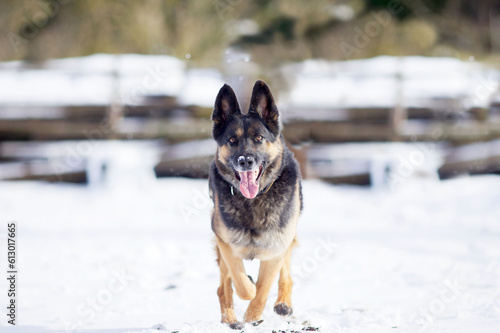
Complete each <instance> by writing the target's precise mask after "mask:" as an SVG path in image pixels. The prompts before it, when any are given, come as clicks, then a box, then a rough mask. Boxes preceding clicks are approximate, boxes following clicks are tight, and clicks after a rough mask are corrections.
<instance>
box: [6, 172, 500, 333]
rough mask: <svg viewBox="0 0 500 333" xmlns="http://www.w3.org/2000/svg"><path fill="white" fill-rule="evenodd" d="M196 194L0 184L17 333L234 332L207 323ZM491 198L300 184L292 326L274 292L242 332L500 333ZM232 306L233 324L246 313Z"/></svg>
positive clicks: (499, 193)
mask: <svg viewBox="0 0 500 333" xmlns="http://www.w3.org/2000/svg"><path fill="white" fill-rule="evenodd" d="M207 192H208V191H207V182H206V180H188V179H161V180H158V181H150V182H142V183H136V184H134V183H129V184H127V186H123V187H119V186H117V185H116V184H115V185H114V186H112V187H106V186H102V187H96V188H94V187H84V186H75V185H60V184H54V185H51V184H45V183H38V182H2V183H0V213H1V215H0V216H1V220H2V227H1V229H0V239H1V244H0V248H1V249H3V250H2V251H0V253H1V255H2V257H1V258H2V260H1V266H2V267H6V261H5V257H4V253H5V249H6V244H5V240H6V231H7V230H6V229H7V226H6V225H7V222H8V221H16V222H17V223H18V229H19V232H18V248H19V252H18V256H19V261H18V265H19V282H18V291H19V296H18V302H19V308H18V323H19V324H20V325H23V326H24V329H23V330H22V331H26V332H40V331H55V332H78V331H82V332H108V333H114V332H156V331H158V329H160V330H162V331H165V332H169V333H170V332H174V331H179V332H233V331H232V330H230V329H229V328H227V327H225V326H224V325H222V324H220V312H219V304H218V298H217V295H216V289H217V287H218V283H219V277H218V269H217V266H216V263H215V253H214V251H213V241H212V232H211V230H210V222H209V221H210V217H209V214H210V209H211V202H210V201H209V199H208V198H207ZM499 198H500V177H499V176H493V175H491V176H478V177H470V178H461V179H455V180H449V181H443V182H439V181H436V180H433V181H431V180H429V181H423V180H421V181H418V182H417V181H411V182H410V181H408V182H406V183H405V184H404V186H402V187H400V188H398V189H397V190H396V191H389V190H383V189H376V190H374V189H369V188H358V187H349V186H332V185H327V184H324V183H321V182H319V181H314V180H308V181H305V182H304V199H305V210H304V213H303V215H302V218H301V220H300V222H299V230H298V235H299V240H300V247H298V248H297V249H296V250H295V252H294V254H293V258H292V266H293V275H294V280H295V285H294V291H293V296H292V298H293V304H294V316H293V318H291V319H288V320H287V319H284V318H281V317H279V316H278V315H276V314H274V313H273V311H272V308H273V303H274V301H275V298H276V286H275V287H274V288H273V290H272V291H271V295H270V299H269V301H268V304H267V307H266V310H265V311H264V317H263V318H264V322H263V323H262V324H261V325H260V326H258V327H252V326H248V325H246V326H245V328H244V332H249V333H250V332H272V331H273V330H274V331H276V332H280V330H286V331H287V332H291V331H294V330H295V331H300V330H301V329H302V327H303V326H304V325H305V326H312V327H319V328H320V332H408V333H409V332H464V333H465V332H467V333H468V332H499V331H500V245H499V244H500V205H499ZM247 269H248V273H249V274H251V275H252V276H254V277H255V276H256V272H257V262H248V265H247ZM0 281H1V282H0V290H2V296H1V297H0V299H1V300H2V302H3V303H4V304H2V306H1V309H2V311H3V312H5V311H6V310H5V306H4V305H6V302H7V297H6V295H5V292H4V291H5V290H6V279H5V278H2V279H0ZM235 302H236V304H235V306H236V312H237V315H238V316H239V318H240V319H241V318H242V316H243V313H244V310H245V308H246V305H247V303H248V302H245V301H241V300H239V299H236V301H235ZM1 315H2V320H1V324H0V331H2V332H3V331H6V332H9V331H10V330H9V329H8V327H7V324H6V319H5V318H6V314H5V313H4V314H1Z"/></svg>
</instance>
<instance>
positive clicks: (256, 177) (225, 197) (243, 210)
mask: <svg viewBox="0 0 500 333" xmlns="http://www.w3.org/2000/svg"><path fill="white" fill-rule="evenodd" d="M212 121H213V133H212V134H213V137H214V139H215V141H216V142H217V151H216V153H215V158H214V161H213V162H212V165H211V168H210V177H209V187H210V196H211V197H212V200H213V202H214V210H213V212H212V230H213V232H214V233H215V239H216V242H217V246H216V251H217V263H218V265H219V268H220V286H219V289H218V290H217V295H218V296H219V302H220V307H221V314H222V322H223V323H227V324H229V326H230V327H231V328H234V329H241V328H242V327H243V325H244V324H243V323H241V322H238V321H237V320H236V315H235V313H234V308H233V287H232V284H234V289H235V290H236V294H237V295H238V296H239V297H240V298H241V299H242V300H251V302H250V304H249V306H248V309H247V311H246V313H245V317H244V320H245V322H247V323H253V324H254V325H256V324H259V323H260V322H261V316H262V312H263V310H264V307H265V305H266V301H267V297H268V295H269V290H270V288H271V285H272V284H273V282H274V281H275V279H276V277H277V276H278V273H279V274H280V276H279V282H278V286H279V291H278V299H277V301H276V303H275V305H274V311H275V312H276V313H278V314H279V315H282V316H288V315H291V313H292V300H291V292H292V278H291V275H290V256H291V252H292V248H293V247H294V245H295V244H296V229H297V221H298V219H299V215H300V213H301V211H302V187H301V176H300V171H299V166H298V164H297V161H296V160H295V158H294V157H293V154H292V153H291V152H290V150H289V149H288V148H287V147H286V145H285V141H284V139H283V135H282V134H281V132H280V127H281V126H280V120H279V112H278V109H277V107H276V105H275V103H274V98H273V96H272V94H271V91H270V90H269V88H268V86H267V85H266V84H265V83H264V82H262V81H257V82H256V83H255V86H254V88H253V92H252V97H251V100H250V108H249V111H248V112H247V113H245V114H243V113H241V111H240V107H239V105H238V101H237V99H236V95H235V93H234V91H233V90H232V89H231V87H230V86H228V85H224V86H223V87H222V88H221V89H220V91H219V94H218V95H217V98H216V100H215V106H214V110H213V114H212ZM243 259H247V260H252V259H259V260H260V268H259V277H258V280H257V283H254V282H253V280H252V278H251V277H249V276H247V274H246V272H245V268H244V266H243Z"/></svg>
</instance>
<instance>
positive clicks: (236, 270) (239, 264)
mask: <svg viewBox="0 0 500 333" xmlns="http://www.w3.org/2000/svg"><path fill="white" fill-rule="evenodd" d="M216 239H217V246H218V247H219V250H220V253H221V255H222V258H223V259H224V261H225V263H226V265H227V268H228V269H229V273H230V274H231V279H232V280H233V284H234V289H235V290H236V294H237V295H238V297H239V298H241V299H242V300H245V301H248V300H251V299H253V298H254V297H255V293H256V288H255V284H254V283H253V282H252V281H250V279H249V278H248V275H247V273H246V272H245V266H243V259H241V258H239V257H237V256H236V255H235V254H234V253H233V250H232V249H231V246H229V244H227V243H224V242H223V241H222V240H221V239H220V238H219V237H216Z"/></svg>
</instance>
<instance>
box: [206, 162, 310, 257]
mask: <svg viewBox="0 0 500 333" xmlns="http://www.w3.org/2000/svg"><path fill="white" fill-rule="evenodd" d="M287 155H288V154H287ZM287 157H288V158H285V166H286V167H284V168H283V169H282V172H281V174H280V175H279V177H278V178H277V179H276V180H275V181H274V183H273V184H272V185H271V186H270V187H269V189H264V191H263V192H265V193H261V194H259V195H258V196H257V197H256V198H255V199H252V200H250V199H247V198H245V197H243V196H242V195H241V193H239V191H238V190H237V189H235V188H233V189H232V190H231V187H232V186H234V185H232V184H230V183H229V182H227V181H226V180H224V178H223V177H222V175H221V174H220V173H219V170H218V169H217V166H216V164H215V163H214V164H213V165H212V170H211V177H210V187H211V189H212V191H211V192H212V195H213V199H214V203H215V207H214V214H213V217H212V229H213V230H214V232H215V234H216V235H217V236H219V237H220V238H221V239H222V240H223V241H224V242H226V243H228V244H230V245H231V247H232V248H233V250H234V251H235V253H237V254H238V255H239V256H240V257H241V258H244V259H254V258H255V259H261V260H266V259H270V258H273V257H276V256H278V255H282V254H283V252H284V251H286V249H287V248H288V247H289V246H290V244H291V242H292V241H293V239H294V237H295V232H296V227H297V220H298V216H299V215H300V211H301V206H302V203H301V188H300V173H299V172H298V167H297V165H296V162H295V160H293V158H292V157H291V156H287Z"/></svg>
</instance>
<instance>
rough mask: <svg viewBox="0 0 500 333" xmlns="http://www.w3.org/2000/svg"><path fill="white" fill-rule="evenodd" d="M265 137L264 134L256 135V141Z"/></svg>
mask: <svg viewBox="0 0 500 333" xmlns="http://www.w3.org/2000/svg"><path fill="white" fill-rule="evenodd" d="M263 139H264V137H263V136H262V135H257V136H256V137H255V141H257V142H261V141H262V140H263Z"/></svg>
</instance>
